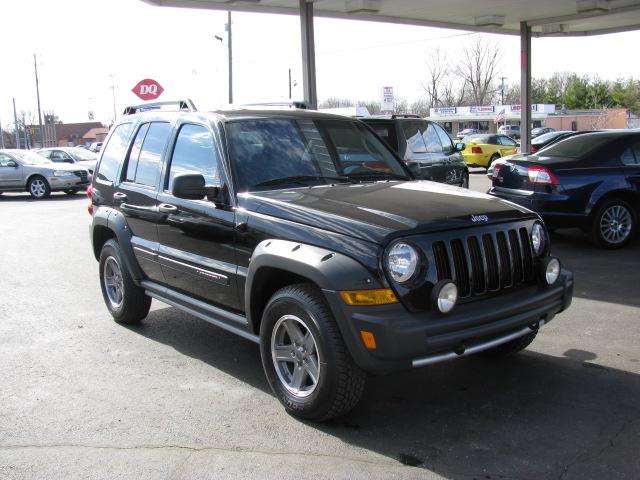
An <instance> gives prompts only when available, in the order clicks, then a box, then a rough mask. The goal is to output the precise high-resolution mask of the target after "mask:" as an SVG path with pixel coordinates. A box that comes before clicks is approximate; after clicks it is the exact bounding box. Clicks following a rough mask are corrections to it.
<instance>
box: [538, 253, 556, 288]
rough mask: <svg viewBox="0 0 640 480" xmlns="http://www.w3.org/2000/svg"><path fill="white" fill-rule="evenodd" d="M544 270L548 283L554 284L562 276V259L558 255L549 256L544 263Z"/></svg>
mask: <svg viewBox="0 0 640 480" xmlns="http://www.w3.org/2000/svg"><path fill="white" fill-rule="evenodd" d="M542 272H543V274H544V281H545V282H547V285H553V284H554V283H556V280H558V277H559V276H560V260H558V259H557V258H556V257H548V258H547V259H546V260H545V261H544V263H543V264H542Z"/></svg>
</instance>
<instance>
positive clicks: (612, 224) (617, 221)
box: [600, 205, 633, 245]
mask: <svg viewBox="0 0 640 480" xmlns="http://www.w3.org/2000/svg"><path fill="white" fill-rule="evenodd" d="M632 222H633V220H632V217H631V212H629V210H628V209H627V208H626V207H625V206H623V205H612V206H610V207H609V208H607V209H606V210H605V211H604V212H603V213H602V216H601V217H600V234H601V235H602V238H604V239H605V240H606V241H607V242H609V243H611V244H614V245H615V244H619V243H622V242H624V241H625V240H626V239H627V237H628V236H629V234H630V233H631V226H632Z"/></svg>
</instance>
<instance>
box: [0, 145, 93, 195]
mask: <svg viewBox="0 0 640 480" xmlns="http://www.w3.org/2000/svg"><path fill="white" fill-rule="evenodd" d="M88 185H89V171H88V170H87V169H86V168H84V167H81V166H79V165H77V164H72V165H70V164H66V163H53V162H51V161H50V160H48V159H46V158H44V157H43V156H41V155H38V154H37V153H34V152H31V151H29V150H0V193H2V192H24V191H25V190H26V191H27V192H29V193H30V194H31V196H32V197H33V198H37V199H41V198H46V197H48V196H49V194H50V193H51V192H59V191H62V192H64V193H66V194H69V195H73V194H75V193H77V192H78V190H80V189H81V188H86V187H87V186H88Z"/></svg>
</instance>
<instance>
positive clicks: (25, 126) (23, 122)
mask: <svg viewBox="0 0 640 480" xmlns="http://www.w3.org/2000/svg"><path fill="white" fill-rule="evenodd" d="M22 128H23V130H22V133H24V148H26V149H28V148H29V137H28V135H27V122H26V120H25V119H24V112H22Z"/></svg>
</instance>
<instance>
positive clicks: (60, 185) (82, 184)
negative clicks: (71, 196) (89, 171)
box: [47, 175, 91, 192]
mask: <svg viewBox="0 0 640 480" xmlns="http://www.w3.org/2000/svg"><path fill="white" fill-rule="evenodd" d="M47 181H48V182H49V186H50V188H51V191H52V192H55V191H60V190H68V189H70V188H78V189H81V188H82V189H84V188H87V187H88V186H89V184H90V183H91V178H90V175H87V179H86V180H82V179H81V178H80V177H77V176H75V175H74V176H68V177H66V176H65V177H48V178H47Z"/></svg>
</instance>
